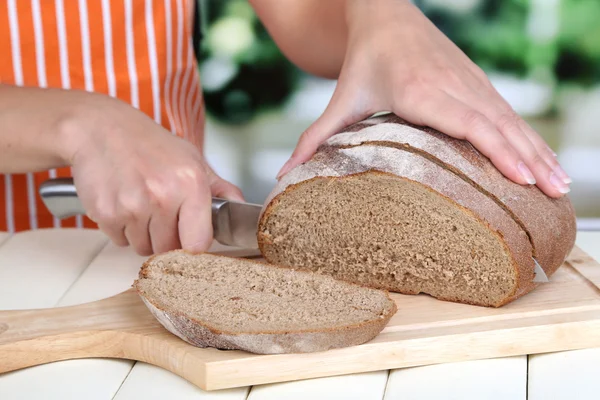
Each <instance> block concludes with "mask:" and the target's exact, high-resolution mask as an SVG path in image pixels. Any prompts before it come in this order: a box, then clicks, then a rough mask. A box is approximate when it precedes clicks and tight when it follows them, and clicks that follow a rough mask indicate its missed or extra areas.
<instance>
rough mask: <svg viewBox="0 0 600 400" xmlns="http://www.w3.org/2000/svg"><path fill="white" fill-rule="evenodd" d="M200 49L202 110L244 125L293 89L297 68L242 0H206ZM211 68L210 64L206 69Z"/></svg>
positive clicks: (282, 101)
mask: <svg viewBox="0 0 600 400" xmlns="http://www.w3.org/2000/svg"><path fill="white" fill-rule="evenodd" d="M203 6H204V7H203V8H202V11H204V12H205V13H206V14H207V15H205V16H204V17H205V21H206V20H207V21H208V24H207V25H208V26H206V28H205V32H204V38H203V40H202V46H201V54H200V70H201V73H202V79H203V84H204V85H203V88H204V96H205V101H206V109H207V112H208V113H209V114H210V115H211V116H212V117H214V118H216V119H217V120H219V121H221V122H224V123H228V124H243V123H245V122H247V121H248V120H250V119H251V118H252V117H254V116H255V115H256V114H257V113H258V112H260V111H263V110H267V109H271V108H278V107H280V106H281V105H282V104H283V103H284V102H285V101H286V100H287V98H288V97H289V96H290V94H291V93H293V91H294V90H295V88H296V84H297V82H298V77H299V76H300V71H299V70H298V69H297V68H296V67H295V66H294V65H293V64H292V63H290V62H289V61H288V60H287V59H286V58H285V57H284V55H283V54H282V53H281V51H280V50H279V48H278V47H277V46H276V45H275V43H274V42H273V40H272V39H271V37H270V36H269V34H268V33H267V31H266V30H265V28H264V26H263V25H262V24H261V23H260V20H259V19H258V18H257V17H256V15H255V13H254V10H253V9H252V8H251V6H250V5H249V4H248V2H247V1H246V0H225V1H221V0H211V1H205V2H204V4H203ZM211 67H212V68H211Z"/></svg>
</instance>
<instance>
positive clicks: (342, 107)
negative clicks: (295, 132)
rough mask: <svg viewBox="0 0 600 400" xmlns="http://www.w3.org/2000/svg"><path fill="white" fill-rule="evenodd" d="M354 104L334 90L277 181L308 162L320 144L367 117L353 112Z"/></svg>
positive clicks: (282, 168)
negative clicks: (325, 106) (323, 109)
mask: <svg viewBox="0 0 600 400" xmlns="http://www.w3.org/2000/svg"><path fill="white" fill-rule="evenodd" d="M354 103H355V101H354V99H353V98H352V96H342V95H341V94H340V91H338V90H336V91H335V92H334V94H333V97H332V99H331V101H330V102H329V104H328V105H327V108H326V109H325V111H324V112H323V114H322V115H321V116H320V117H319V118H318V119H317V120H316V121H315V122H314V123H313V124H312V125H310V126H309V127H308V129H306V130H305V131H304V132H303V133H302V135H301V136H300V139H299V140H298V144H297V145H296V148H295V149H294V152H293V153H292V155H291V157H290V159H289V160H288V161H287V162H286V163H285V164H284V165H283V167H281V170H280V171H279V173H278V174H277V179H278V180H279V179H281V177H282V176H284V175H285V174H287V173H288V172H289V171H291V170H292V169H293V168H295V167H296V166H298V165H300V164H302V163H304V162H306V161H307V160H309V159H310V158H311V157H312V156H313V155H314V154H315V152H316V151H317V148H318V147H319V146H320V145H321V143H323V142H325V141H326V140H327V139H329V138H330V137H331V136H333V135H335V134H336V133H338V132H339V131H341V130H342V129H343V128H345V127H347V126H348V125H351V124H353V123H355V122H358V121H360V120H361V119H363V118H364V117H366V116H367V115H368V114H366V113H357V112H355V107H354Z"/></svg>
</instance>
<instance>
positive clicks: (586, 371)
mask: <svg viewBox="0 0 600 400" xmlns="http://www.w3.org/2000/svg"><path fill="white" fill-rule="evenodd" d="M599 244H600V232H578V233H577V245H578V246H579V247H581V249H582V250H583V251H585V252H586V253H588V254H589V255H590V256H592V257H593V258H594V259H596V260H600V246H599ZM598 365H600V349H585V350H575V351H566V352H559V353H548V354H535V355H531V356H530V357H529V382H528V385H529V398H530V399H532V400H538V399H566V398H569V399H582V400H586V399H597V398H598V393H600V380H599V379H598Z"/></svg>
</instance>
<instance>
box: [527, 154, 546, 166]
mask: <svg viewBox="0 0 600 400" xmlns="http://www.w3.org/2000/svg"><path fill="white" fill-rule="evenodd" d="M529 163H530V164H531V165H535V166H541V167H547V166H548V164H546V161H545V160H544V159H543V158H542V156H541V155H540V153H538V152H537V151H536V152H534V153H533V154H532V155H531V156H530V157H529Z"/></svg>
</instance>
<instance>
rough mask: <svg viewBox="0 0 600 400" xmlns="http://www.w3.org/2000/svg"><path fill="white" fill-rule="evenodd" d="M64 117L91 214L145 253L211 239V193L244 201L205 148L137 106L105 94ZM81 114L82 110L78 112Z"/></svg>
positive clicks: (203, 245)
mask: <svg viewBox="0 0 600 400" xmlns="http://www.w3.org/2000/svg"><path fill="white" fill-rule="evenodd" d="M92 103H93V104H86V105H83V107H84V109H85V114H84V115H85V117H84V118H83V119H81V118H76V119H75V120H74V122H68V123H67V128H66V129H67V130H68V134H67V137H69V138H70V140H69V141H70V142H71V146H70V149H69V154H70V156H69V157H68V158H69V160H70V162H69V163H70V164H71V165H72V168H73V178H74V182H75V186H76V187H77V191H78V193H79V197H80V198H81V201H82V203H83V205H84V207H85V209H86V210H88V216H89V217H90V218H91V219H92V220H93V221H95V222H96V223H97V224H98V227H99V228H100V229H101V230H102V231H104V232H105V233H106V234H107V235H108V236H109V237H110V238H111V240H112V241H113V242H114V243H115V244H117V245H119V246H127V245H129V244H131V245H132V246H133V247H134V248H135V250H136V252H137V253H138V254H140V255H149V254H152V253H153V252H154V253H160V252H165V251H168V250H172V249H176V248H183V249H185V250H188V251H192V252H201V251H205V250H207V249H208V247H209V246H210V244H211V242H212V222H211V195H214V196H219V197H224V198H228V199H232V200H240V201H243V196H242V193H241V191H240V190H239V189H238V188H237V187H235V186H234V185H232V184H231V183H229V182H226V181H224V180H223V179H221V178H219V177H218V176H217V175H216V174H215V172H214V171H213V170H212V169H211V168H210V167H209V166H208V164H207V163H206V161H205V160H204V158H203V157H202V154H201V152H200V151H199V149H197V148H196V147H195V146H194V145H192V144H191V143H189V142H187V141H185V140H183V139H180V138H178V137H176V136H173V135H172V134H171V133H170V132H168V131H166V130H164V129H163V128H162V127H160V126H159V125H157V124H156V123H155V122H154V121H153V120H151V119H150V118H148V117H147V116H146V115H145V114H143V113H141V112H139V111H138V110H136V109H135V108H133V107H131V106H129V105H127V104H125V103H121V102H119V101H117V100H114V99H111V98H108V97H104V96H103V97H96V98H95V100H94V101H93V102H92ZM79 115H81V113H79Z"/></svg>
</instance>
